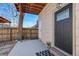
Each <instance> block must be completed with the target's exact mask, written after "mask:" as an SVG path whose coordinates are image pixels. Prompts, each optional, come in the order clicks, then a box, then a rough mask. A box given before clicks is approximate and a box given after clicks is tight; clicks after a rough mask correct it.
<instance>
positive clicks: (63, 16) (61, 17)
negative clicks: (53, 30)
mask: <svg viewBox="0 0 79 59" xmlns="http://www.w3.org/2000/svg"><path fill="white" fill-rule="evenodd" d="M66 18H69V8H68V9H66V10H64V11H62V12H60V13H58V14H57V21H60V20H64V19H66Z"/></svg>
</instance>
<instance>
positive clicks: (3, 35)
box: [0, 28, 38, 42]
mask: <svg viewBox="0 0 79 59" xmlns="http://www.w3.org/2000/svg"><path fill="white" fill-rule="evenodd" d="M17 39H18V29H17V28H5V29H0V42H1V41H9V40H17ZM22 39H38V29H29V28H23V33H22Z"/></svg>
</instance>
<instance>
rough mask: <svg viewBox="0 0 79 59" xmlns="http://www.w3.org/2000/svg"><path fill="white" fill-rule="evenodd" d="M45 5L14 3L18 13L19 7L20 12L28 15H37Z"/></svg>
mask: <svg viewBox="0 0 79 59" xmlns="http://www.w3.org/2000/svg"><path fill="white" fill-rule="evenodd" d="M45 5H46V3H16V4H15V6H16V9H17V11H20V8H19V6H21V9H22V10H21V11H22V12H23V13H30V14H36V15H38V14H39V13H40V12H41V11H42V9H43V8H44V7H45Z"/></svg>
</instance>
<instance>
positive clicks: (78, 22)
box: [74, 3, 79, 56]
mask: <svg viewBox="0 0 79 59" xmlns="http://www.w3.org/2000/svg"><path fill="white" fill-rule="evenodd" d="M74 13H75V16H74V20H75V22H74V23H75V39H76V40H75V42H76V43H75V44H74V45H75V50H76V51H75V53H76V55H77V56H79V3H76V4H74Z"/></svg>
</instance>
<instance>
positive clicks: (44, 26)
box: [39, 4, 56, 46]
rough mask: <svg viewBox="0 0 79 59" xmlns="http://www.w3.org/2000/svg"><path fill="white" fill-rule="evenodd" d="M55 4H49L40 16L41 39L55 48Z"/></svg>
mask: <svg viewBox="0 0 79 59" xmlns="http://www.w3.org/2000/svg"><path fill="white" fill-rule="evenodd" d="M55 8H56V6H55V4H47V5H46V7H45V8H44V9H43V10H42V12H41V13H40V15H39V38H40V40H42V41H43V42H44V43H47V42H51V45H52V46H54V11H55Z"/></svg>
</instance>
